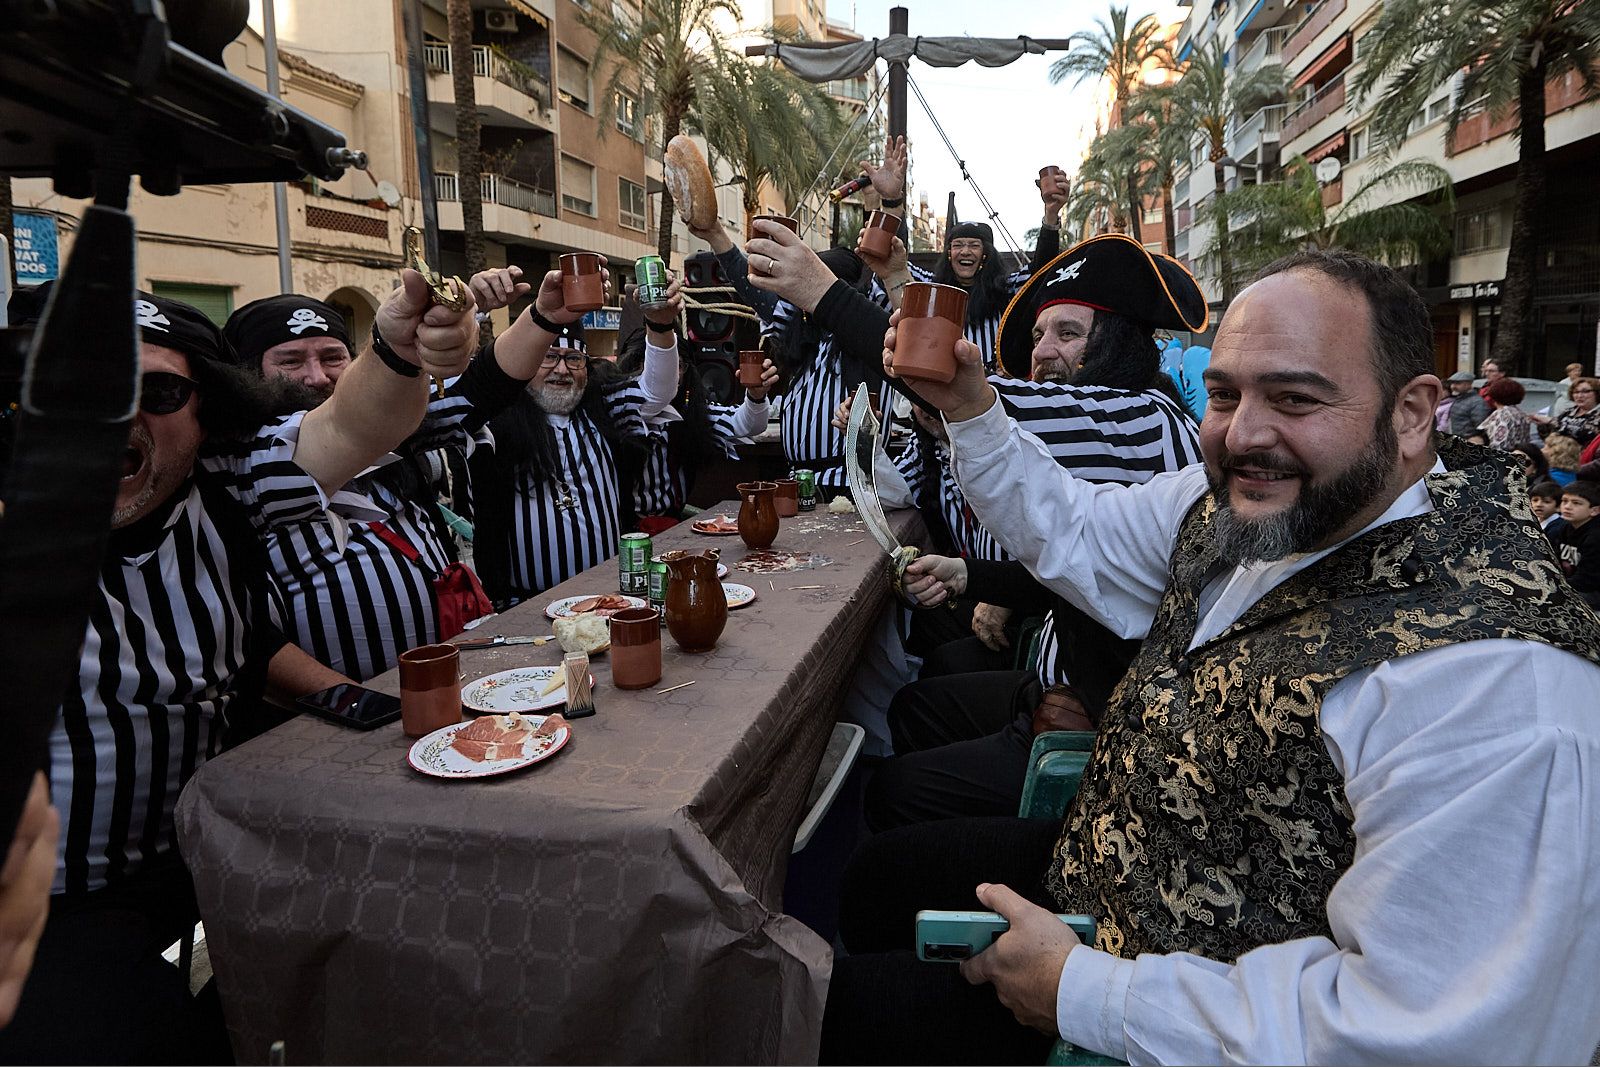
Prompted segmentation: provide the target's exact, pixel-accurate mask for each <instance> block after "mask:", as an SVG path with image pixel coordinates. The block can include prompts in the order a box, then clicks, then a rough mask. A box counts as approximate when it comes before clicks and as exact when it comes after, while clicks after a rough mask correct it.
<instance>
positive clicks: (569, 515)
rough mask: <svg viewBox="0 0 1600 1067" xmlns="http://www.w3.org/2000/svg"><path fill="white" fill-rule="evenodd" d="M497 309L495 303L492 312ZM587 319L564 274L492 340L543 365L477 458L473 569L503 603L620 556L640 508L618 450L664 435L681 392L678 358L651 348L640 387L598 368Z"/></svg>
mask: <svg viewBox="0 0 1600 1067" xmlns="http://www.w3.org/2000/svg"><path fill="white" fill-rule="evenodd" d="M489 306H498V305H495V304H490V305H489ZM581 318H582V316H581V315H580V314H579V313H577V312H569V311H567V310H566V309H565V308H564V307H563V306H562V303H561V275H560V273H559V272H557V271H552V272H550V273H549V274H548V275H546V276H545V279H544V282H543V285H542V287H541V289H540V290H539V293H538V295H537V297H536V298H535V300H534V302H533V304H532V305H531V306H530V307H529V308H528V310H527V311H525V312H523V313H522V314H521V315H520V316H518V318H517V320H516V321H515V322H513V323H512V324H511V328H510V329H508V330H507V331H506V332H505V333H503V334H501V335H500V336H499V337H497V338H496V339H495V343H494V347H495V351H496V353H497V358H500V359H502V360H503V359H507V358H511V357H512V356H513V355H514V356H515V358H517V359H519V360H529V361H530V362H531V363H532V365H533V366H534V367H535V368H536V369H535V370H534V371H533V374H532V380H531V381H529V382H528V385H527V389H526V391H525V392H523V393H521V394H520V395H519V396H518V397H517V399H516V402H515V403H513V404H512V405H511V406H510V407H509V408H507V409H506V410H505V411H504V412H502V413H501V414H499V415H498V416H496V417H495V418H494V419H492V420H490V422H489V429H490V431H491V432H492V433H493V434H494V447H493V448H492V449H479V450H478V451H476V452H475V453H473V456H472V480H473V498H474V503H475V506H476V508H477V515H476V518H477V528H476V533H475V537H474V540H473V551H474V555H473V562H474V563H475V564H476V566H477V569H478V574H479V576H480V577H481V578H482V579H483V584H484V588H485V589H487V590H488V592H489V595H490V597H492V598H493V599H494V600H495V602H496V603H502V602H507V601H517V600H522V599H525V598H527V597H530V596H533V595H535V594H537V593H542V592H544V591H545V590H546V589H549V588H550V587H551V586H553V585H559V584H560V583H562V582H564V581H566V580H567V579H568V578H570V577H572V576H573V575H574V574H578V573H580V572H582V571H585V570H588V569H589V568H590V567H593V566H594V565H596V564H597V563H600V562H601V561H603V560H607V559H610V558H611V557H612V556H615V555H616V554H617V539H618V537H619V535H620V534H621V533H622V530H623V522H624V518H625V517H626V516H625V515H624V509H625V508H626V507H629V506H631V501H629V500H628V499H627V497H626V494H624V493H623V492H622V486H621V484H620V482H619V478H618V450H619V449H624V448H631V449H636V450H638V451H639V457H638V458H639V460H640V461H641V462H642V461H643V458H644V453H645V452H646V451H647V450H648V447H649V445H650V443H651V442H652V441H654V440H656V439H658V438H659V437H660V436H661V434H662V432H663V431H662V425H663V424H664V423H663V419H662V413H663V412H665V411H666V410H667V409H668V407H669V406H670V405H671V404H672V401H673V399H674V398H675V397H676V395H677V390H678V355H677V351H676V350H675V349H666V348H659V347H656V346H654V345H647V346H646V348H645V358H644V367H643V369H642V370H641V372H640V374H639V377H638V378H630V377H624V376H622V375H621V374H619V373H618V372H617V371H616V369H615V368H614V367H613V365H612V364H611V363H609V362H607V361H606V360H600V359H596V360H591V359H590V358H589V355H588V348H587V346H586V345H585V344H584V340H583V325H582V323H581V322H580V321H579V320H580V319H581Z"/></svg>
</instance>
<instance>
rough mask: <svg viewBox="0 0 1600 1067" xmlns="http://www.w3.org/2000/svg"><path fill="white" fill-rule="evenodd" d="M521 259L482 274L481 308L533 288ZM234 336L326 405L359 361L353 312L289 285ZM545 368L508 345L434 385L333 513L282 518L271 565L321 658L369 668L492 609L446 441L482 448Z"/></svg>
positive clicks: (240, 346) (251, 313) (297, 626)
mask: <svg viewBox="0 0 1600 1067" xmlns="http://www.w3.org/2000/svg"><path fill="white" fill-rule="evenodd" d="M521 277H522V271H521V269H520V268H517V267H508V268H498V269H493V270H487V271H483V272H481V273H479V274H477V275H475V276H474V277H473V279H472V281H471V283H470V287H471V288H472V290H473V292H474V295H475V296H476V297H477V299H478V302H479V306H480V308H481V307H483V306H484V305H485V304H489V303H494V306H501V305H503V304H504V303H507V302H509V301H510V300H513V299H516V298H517V297H520V296H523V295H525V294H526V293H527V292H528V291H529V289H530V288H531V286H530V285H529V284H528V283H527V282H524V281H522V280H521ZM223 332H224V335H225V336H226V337H227V338H228V340H229V341H230V342H232V344H233V348H234V350H235V352H236V353H237V355H238V357H239V360H240V363H241V365H242V366H244V367H245V368H246V369H247V370H249V371H251V372H259V373H260V374H261V375H262V376H263V377H265V378H269V379H271V378H279V379H284V380H288V381H292V382H295V383H297V384H299V385H301V386H304V387H305V388H306V390H307V391H308V395H307V397H306V400H307V401H308V402H310V405H312V406H314V405H315V404H317V403H321V402H322V401H323V400H325V399H326V398H327V397H328V396H330V395H332V393H333V390H334V387H335V386H336V385H337V384H338V382H339V380H340V379H341V378H342V377H343V376H344V375H345V374H346V373H347V372H348V371H349V369H350V368H351V367H353V366H354V365H355V364H354V360H355V355H356V351H355V346H354V345H353V344H352V342H351V339H350V335H349V332H348V330H347V327H346V324H345V320H344V316H342V315H341V314H340V313H339V312H338V311H337V310H336V309H335V308H333V307H332V306H330V305H328V304H326V303H323V302H322V301H320V300H314V299H312V298H311V297H307V296H300V295H298V294H289V295H284V296H272V297H267V298H265V299H262V300H257V301H254V302H252V303H249V304H246V305H245V306H244V307H242V308H240V309H239V310H238V311H236V312H234V313H233V315H232V316H231V317H230V318H229V319H228V323H227V326H226V327H224V330H223ZM536 370H537V366H536V365H535V364H534V362H533V360H532V359H531V358H530V357H527V355H526V354H522V355H521V356H520V357H519V356H518V355H516V354H513V353H512V352H510V351H509V350H507V349H505V348H503V347H502V348H501V349H499V350H498V351H497V352H495V354H494V358H490V359H480V360H474V361H473V363H472V365H471V366H470V367H469V368H468V369H467V371H466V372H465V373H464V374H463V375H462V376H461V377H460V378H459V379H456V380H455V381H452V382H450V383H449V384H448V385H447V386H446V388H445V389H444V390H443V391H442V392H440V393H438V394H437V395H432V396H430V399H429V402H428V407H427V413H426V415H425V417H424V419H423V422H422V425H421V426H419V427H418V428H417V430H416V431H415V432H414V433H412V435H411V436H410V437H408V438H407V439H406V440H405V441H404V442H403V443H402V444H401V445H400V446H399V447H398V448H396V449H395V454H393V455H391V456H389V457H386V460H385V461H384V462H382V463H380V465H379V466H378V467H376V468H375V469H373V470H370V471H366V472H363V473H362V474H360V475H359V476H358V477H356V478H355V479H354V480H352V481H351V482H350V483H349V484H348V485H346V486H345V487H343V489H342V490H341V491H340V492H338V493H336V494H335V495H334V497H333V499H332V501H331V502H330V505H329V508H328V510H327V511H326V512H325V513H322V514H319V515H315V516H308V517H306V518H303V519H300V520H298V521H295V522H287V523H279V524H276V525H275V526H274V527H273V528H272V529H271V530H270V531H269V532H268V534H267V540H266V549H267V562H268V566H269V569H270V572H271V575H272V579H273V583H274V585H275V586H276V587H277V590H278V592H279V594H280V595H281V596H282V598H283V601H284V609H285V610H284V615H283V624H284V630H285V631H286V634H287V636H288V637H289V639H290V640H291V641H293V642H294V643H295V644H297V645H299V646H300V647H301V648H303V649H305V650H306V651H307V652H309V653H311V655H312V656H314V657H315V658H316V659H317V660H318V661H319V662H321V663H324V664H327V665H328V666H330V667H332V668H333V669H335V670H337V671H340V672H342V673H344V674H348V675H350V676H352V677H354V678H358V679H367V678H371V677H373V676H375V675H378V674H382V673H383V672H384V671H386V670H389V669H390V668H391V667H393V666H394V665H395V662H396V660H397V658H398V656H399V654H400V653H401V652H404V651H405V650H406V649H408V648H414V647H416V646H417V645H424V644H430V643H432V642H434V641H437V640H439V639H441V638H443V637H450V636H453V634H454V633H456V632H459V630H460V627H461V624H463V623H464V622H466V621H469V620H470V619H471V618H474V617H476V615H478V614H482V613H483V612H485V611H487V610H488V607H489V605H488V602H487V600H486V599H485V598H484V596H483V592H482V590H481V587H479V586H478V584H477V581H478V580H477V578H476V576H474V575H473V574H472V572H471V571H470V570H469V569H468V568H467V567H466V566H465V565H464V564H462V563H460V562H459V561H458V560H457V556H456V551H455V541H454V538H453V536H452V535H451V532H450V530H449V527H448V526H447V525H446V521H445V517H444V515H443V514H442V513H441V511H440V508H439V500H438V493H437V491H436V489H435V485H436V483H437V482H438V481H439V479H440V477H441V476H442V471H443V468H444V465H445V461H444V450H446V449H454V450H459V451H460V452H470V451H471V450H472V449H473V447H474V434H476V433H477V432H478V431H479V430H480V429H481V428H482V426H483V425H484V423H486V422H487V421H488V420H489V418H490V417H491V416H493V415H495V414H496V413H498V412H499V411H501V410H503V409H504V408H505V407H506V405H508V404H509V403H511V402H512V401H513V400H514V399H516V397H517V396H519V395H520V394H521V392H522V389H523V387H524V386H525V385H526V384H527V380H528V379H529V378H531V377H532V376H533V374H534V373H535V371H536Z"/></svg>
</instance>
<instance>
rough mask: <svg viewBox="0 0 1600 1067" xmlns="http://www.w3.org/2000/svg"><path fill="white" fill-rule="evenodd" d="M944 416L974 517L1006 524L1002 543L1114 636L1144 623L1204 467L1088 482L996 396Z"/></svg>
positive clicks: (994, 525)
mask: <svg viewBox="0 0 1600 1067" xmlns="http://www.w3.org/2000/svg"><path fill="white" fill-rule="evenodd" d="M947 426H948V429H949V434H950V450H951V456H952V469H953V470H954V472H955V476H956V481H957V483H958V484H959V485H960V486H961V491H962V493H963V495H965V497H966V499H967V503H968V504H970V505H971V506H972V511H973V514H974V515H976V516H977V519H978V521H979V522H980V523H982V524H983V525H984V527H985V528H987V529H990V530H1004V531H1005V546H1006V548H1007V550H1008V551H1010V552H1011V554H1012V555H1013V556H1015V557H1016V558H1017V559H1019V560H1021V561H1022V562H1023V563H1025V564H1026V565H1027V567H1028V570H1029V571H1031V572H1032V573H1033V576H1034V577H1035V578H1037V579H1039V581H1040V582H1041V583H1043V584H1044V585H1045V587H1046V588H1048V589H1050V590H1051V591H1052V592H1055V593H1058V594H1059V595H1061V596H1063V597H1065V598H1066V599H1067V601H1068V602H1070V603H1071V604H1073V605H1075V606H1076V607H1078V608H1081V609H1082V610H1083V611H1084V612H1086V613H1087V614H1088V615H1089V616H1090V617H1091V618H1094V619H1095V620H1097V621H1098V622H1100V623H1101V624H1103V625H1104V626H1105V627H1106V628H1107V629H1109V630H1111V631H1112V632H1113V633H1115V634H1117V635H1118V636H1119V637H1143V636H1144V635H1145V634H1146V633H1148V632H1149V629H1150V621H1151V620H1152V619H1153V618H1154V617H1155V611H1156V606H1157V605H1158V604H1160V602H1161V594H1162V592H1163V591H1164V590H1165V589H1166V587H1167V572H1168V568H1169V563H1170V560H1171V557H1172V544H1173V541H1174V540H1175V539H1176V538H1177V535H1178V527H1179V526H1180V525H1181V524H1182V522H1183V518H1184V516H1185V515H1186V514H1187V513H1188V510H1189V507H1190V505H1192V504H1193V503H1194V502H1195V501H1196V500H1197V499H1199V497H1200V494H1201V493H1203V492H1205V488H1206V475H1205V468H1204V467H1203V466H1200V465H1195V466H1191V467H1186V468H1184V469H1183V470H1180V471H1175V472H1171V473H1167V474H1158V475H1156V476H1155V477H1154V478H1152V479H1150V481H1148V482H1145V483H1143V484H1142V485H1128V486H1122V485H1095V484H1093V483H1090V482H1086V481H1083V480H1082V479H1079V478H1075V477H1074V476H1073V475H1072V473H1071V472H1070V471H1068V470H1066V469H1064V468H1063V467H1061V466H1060V465H1059V464H1057V463H1056V461H1055V460H1054V459H1053V458H1052V457H1051V455H1050V452H1049V450H1048V449H1046V448H1045V446H1044V444H1043V443H1042V442H1040V441H1039V439H1038V438H1036V437H1034V436H1033V435H1031V434H1028V433H1024V432H1023V431H1022V430H1021V429H1019V428H1018V426H1017V423H1016V421H1015V420H1014V419H1012V418H1011V417H1010V416H1009V415H1007V414H1006V412H1005V409H1004V408H1003V407H1002V406H1001V405H1000V404H999V403H998V402H996V403H995V404H994V405H992V406H991V407H990V408H989V410H988V411H986V412H984V413H983V414H982V415H980V416H978V417H977V418H975V419H969V420H968V421H966V422H958V423H950V424H947Z"/></svg>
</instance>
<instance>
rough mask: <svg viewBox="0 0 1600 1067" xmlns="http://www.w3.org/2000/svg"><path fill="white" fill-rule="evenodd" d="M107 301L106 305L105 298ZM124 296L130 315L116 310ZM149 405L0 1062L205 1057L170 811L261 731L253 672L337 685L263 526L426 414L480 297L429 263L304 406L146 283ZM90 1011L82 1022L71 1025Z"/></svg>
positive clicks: (116, 529) (219, 1038)
mask: <svg viewBox="0 0 1600 1067" xmlns="http://www.w3.org/2000/svg"><path fill="white" fill-rule="evenodd" d="M114 310H115V309H108V313H111V312H113V311H114ZM126 310H127V308H126V305H124V308H123V312H124V313H126ZM133 310H134V311H135V314H136V316H137V320H138V327H139V331H140V337H141V341H142V344H141V349H140V363H141V368H142V383H141V394H140V399H139V411H138V412H137V413H136V415H135V416H134V420H133V424H132V427H131V428H130V431H129V435H128V448H127V454H126V457H125V460H124V474H123V478H122V483H121V487H120V489H119V492H118V494H117V499H116V502H115V506H114V510H113V514H112V516H111V525H112V527H113V530H112V534H111V540H110V544H109V546H108V550H107V555H106V558H105V560H104V561H103V563H102V565H101V580H100V596H99V598H98V600H97V601H96V602H95V603H93V604H92V605H91V606H90V610H89V623H88V627H87V629H86V632H85V635H84V644H83V652H82V655H81V658H80V668H79V674H78V677H77V678H76V679H74V681H73V683H72V684H71V685H70V686H69V687H68V691H67V692H66V693H65V694H63V698H62V705H61V716H60V720H59V722H58V723H57V726H56V729H55V732H54V733H53V734H52V736H51V739H50V760H49V772H50V784H51V794H52V796H53V797H54V799H55V801H56V803H57V804H58V806H59V807H60V810H61V815H62V832H61V844H60V849H59V859H58V863H57V868H56V875H55V884H54V887H53V893H54V897H53V900H52V902H51V908H50V918H49V921H48V923H47V925H46V927H45V933H44V937H43V939H42V941H41V942H40V945H39V950H38V953H37V956H36V957H35V961H34V970H33V974H32V977H31V978H30V979H29V982H28V984H27V986H26V988H25V989H24V992H23V996H22V1001H21V1004H20V1006H19V1008H18V1011H17V1015H16V1018H15V1019H14V1020H13V1021H12V1023H11V1025H10V1026H9V1027H7V1028H6V1029H5V1030H4V1031H0V1061H4V1062H82V1063H89V1062H96V1063H100V1062H150V1063H154V1062H161V1063H191V1062H216V1061H218V1060H220V1059H225V1058H227V1057H228V1056H229V1051H228V1049H227V1045H226V1037H225V1035H224V1034H222V1032H221V1018H220V1014H219V1013H216V1014H212V1015H210V1016H204V1015H203V1013H201V1012H200V1011H199V1010H198V1009H197V1006H196V1002H195V1001H194V1000H192V999H191V998H190V997H189V993H188V990H187V988H185V987H184V983H183V980H182V978H181V977H180V976H179V975H178V974H177V972H176V971H175V970H174V969H173V968H172V967H171V966H170V965H168V964H167V963H165V962H164V961H163V960H162V959H161V958H160V953H161V951H162V950H163V949H165V948H166V947H167V946H168V945H170V944H172V942H173V941H175V940H177V939H178V938H179V937H180V936H187V934H188V932H189V931H190V930H191V929H192V927H193V924H194V922H195V920H196V909H195V905H194V898H193V890H192V887H191V885H190V882H189V874H188V871H187V870H186V869H185V867H184V866H183V862H182V860H181V858H180V857H179V856H178V852H177V847H176V841H175V833H174V823H173V809H174V806H175V804H176V801H177V797H178V794H179V792H180V790H181V789H182V788H183V786H184V784H185V783H186V782H187V781H188V780H189V778H190V777H191V776H192V775H193V774H194V772H195V770H196V769H197V768H198V767H199V766H200V765H201V764H202V763H204V762H205V760H206V759H207V757H209V756H212V755H215V754H216V753H217V752H218V751H220V750H221V748H223V747H225V746H226V745H227V744H228V743H229V742H230V741H231V740H233V739H235V738H237V737H242V736H247V735H248V734H249V733H250V732H251V731H252V730H253V729H259V724H258V722H257V720H258V719H259V717H260V715H261V712H260V708H259V703H260V698H261V694H262V690H263V687H264V686H270V687H271V688H272V689H273V690H274V691H275V692H277V693H279V694H281V695H282V696H285V697H294V696H299V695H304V694H307V693H311V692H315V691H317V690H319V689H323V688H326V687H328V686H330V685H333V684H337V683H339V682H341V681H345V680H346V679H345V678H344V677H343V676H341V675H340V674H338V673H337V672H335V671H331V670H329V669H328V668H327V667H325V666H323V665H321V664H319V663H317V662H316V661H315V660H313V659H312V658H311V657H310V656H307V655H306V654H305V653H304V652H302V651H301V650H300V649H298V648H296V647H294V646H293V645H291V644H287V643H285V641H284V639H283V636H282V635H281V634H280V633H279V632H278V631H277V629H276V627H275V626H274V624H273V622H272V617H273V615H274V614H275V613H276V606H275V605H274V603H273V600H274V594H273V591H272V587H271V584H270V583H269V582H268V580H267V575H266V564H265V560H264V559H263V558H262V553H261V547H260V546H261V538H262V536H263V535H264V533H265V532H266V531H267V530H268V529H270V528H272V527H273V526H275V525H278V524H281V523H287V522H294V521H298V520H300V519H302V518H305V517H308V516H312V515H316V514H319V513H320V512H321V511H322V510H323V509H324V508H325V507H326V504H327V498H328V497H329V496H330V495H331V494H333V493H335V492H337V491H338V490H339V488H340V487H341V486H343V485H344V484H345V483H346V482H348V481H349V480H350V479H351V478H352V477H354V476H355V475H356V473H357V472H359V471H361V470H362V469H363V468H365V467H366V466H367V465H368V464H370V463H372V462H373V461H374V460H376V459H377V458H378V457H379V456H381V455H383V454H384V453H385V452H387V451H388V450H389V449H390V448H393V447H394V446H396V445H398V444H399V443H400V441H401V440H402V439H403V438H404V437H405V435H406V434H407V433H408V432H409V431H410V430H411V429H412V428H413V427H415V425H416V424H417V421H418V420H419V419H420V418H421V417H422V412H423V407H424V404H425V403H426V393H427V388H428V375H425V374H423V373H422V372H423V371H424V370H427V371H428V372H430V373H431V374H436V375H453V374H455V373H457V372H459V371H460V369H461V368H462V367H463V366H464V365H465V364H466V361H467V360H468V359H469V358H470V357H471V353H472V348H473V343H474V342H475V340H476V337H477V329H476V324H475V323H474V322H473V319H472V315H471V312H470V311H466V312H450V311H447V310H445V309H443V308H435V307H431V306H430V303H429V299H428V290H427V287H426V286H425V285H424V284H423V282H422V277H421V275H418V274H416V273H415V272H407V273H406V276H405V284H404V286H402V287H401V288H399V289H397V290H395V292H394V294H393V295H392V296H391V297H390V299H389V300H388V302H387V303H385V305H384V306H383V307H382V308H381V309H380V310H379V312H378V318H377V325H376V330H375V334H374V342H373V347H374V351H375V352H376V355H373V356H370V357H363V358H362V359H360V360H357V361H355V362H354V363H353V364H352V365H351V367H350V369H349V370H348V372H346V373H345V374H344V375H343V376H342V379H341V382H340V385H339V388H338V389H336V390H335V391H334V393H333V395H332V396H331V397H329V399H328V400H327V402H326V403H324V404H322V405H320V406H319V407H317V408H316V410H314V411H309V412H303V411H297V410H295V409H296V408H297V407H299V406H300V405H299V404H297V403H292V402H291V403H287V404H286V403H285V400H286V395H287V394H286V391H285V390H284V388H283V387H282V385H281V384H280V383H275V382H263V381H262V380H261V379H260V378H259V377H257V376H255V375H249V374H245V373H244V372H242V371H241V370H240V369H239V368H238V367H236V366H234V357H233V353H232V349H231V346H230V345H229V344H228V342H227V341H226V340H225V339H224V338H223V336H222V334H221V333H220V332H219V331H218V330H217V328H216V327H215V326H214V325H212V324H211V322H210V321H209V320H208V319H207V318H206V317H205V316H204V315H203V314H201V313H200V312H199V311H197V310H196V309H194V308H192V307H189V306H188V305H186V304H181V303H178V302H177V301H172V300H165V299H162V298H161V297H156V296H149V295H144V294H140V296H139V298H138V300H137V301H136V302H135V305H134V309H133ZM70 1005H94V1006H95V1007H94V1009H93V1010H94V1012H95V1018H94V1020H93V1022H92V1023H90V1024H83V1025H71V1024H66V1025H64V1024H63V1021H62V1020H63V1018H64V1015H63V1013H64V1012H66V1011H68V1010H69V1009H68V1006H70Z"/></svg>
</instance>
